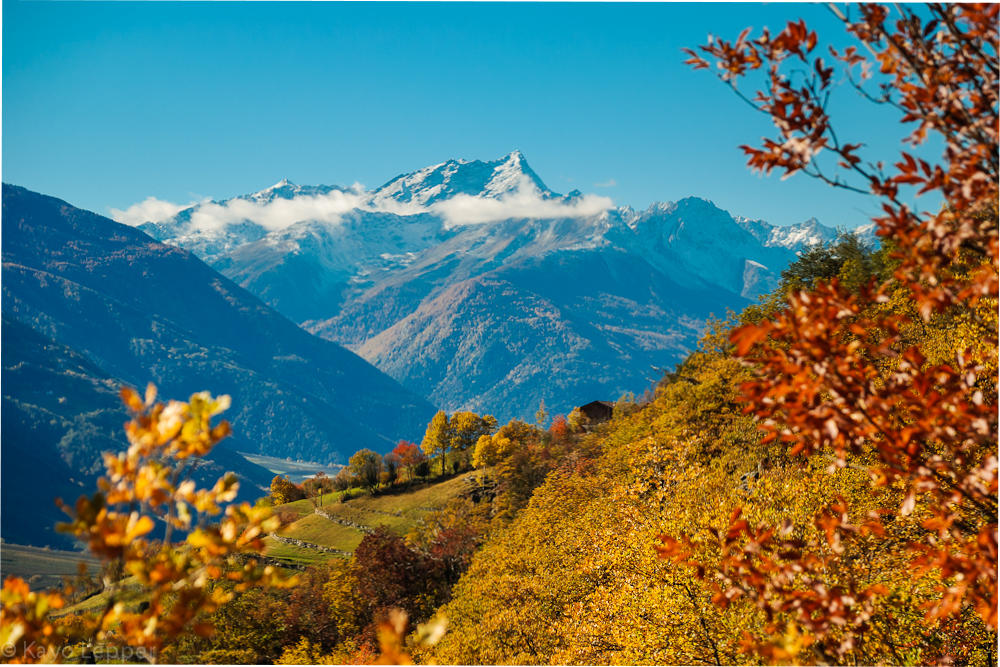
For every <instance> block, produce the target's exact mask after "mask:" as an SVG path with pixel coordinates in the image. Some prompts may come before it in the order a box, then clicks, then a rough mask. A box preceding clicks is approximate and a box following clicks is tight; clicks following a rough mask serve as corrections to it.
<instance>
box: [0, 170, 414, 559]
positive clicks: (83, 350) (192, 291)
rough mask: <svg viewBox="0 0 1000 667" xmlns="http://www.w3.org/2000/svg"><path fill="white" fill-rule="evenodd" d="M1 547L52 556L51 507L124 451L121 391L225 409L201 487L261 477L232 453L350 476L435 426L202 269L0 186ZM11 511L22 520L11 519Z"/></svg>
mask: <svg viewBox="0 0 1000 667" xmlns="http://www.w3.org/2000/svg"><path fill="white" fill-rule="evenodd" d="M2 234H3V248H2V257H3V274H2V275H3V280H2V310H3V321H2V337H3V347H2V373H3V376H2V393H3V399H2V427H3V431H2V435H3V437H2V457H3V462H4V463H3V466H2V485H0V486H2V489H0V494H2V504H3V508H4V510H5V511H4V512H3V515H2V529H0V532H2V535H3V537H4V539H5V540H9V541H14V542H22V543H32V544H45V543H58V542H59V536H58V535H55V534H53V533H52V532H51V525H52V523H54V521H56V520H59V519H60V518H64V517H62V515H61V513H60V512H59V511H58V510H56V508H55V507H54V505H53V504H52V498H53V496H54V495H63V496H64V499H67V500H75V498H76V496H77V495H79V493H80V492H81V490H82V489H92V488H93V486H94V485H93V481H94V478H95V477H96V476H97V474H98V473H99V472H100V470H101V458H100V454H101V452H102V451H109V450H110V451H115V450H119V449H123V448H124V446H125V441H124V435H123V432H122V424H123V423H124V422H125V421H126V419H127V415H126V413H125V411H124V409H123V408H122V406H121V403H120V401H119V400H118V398H117V390H118V388H119V387H120V386H121V385H122V384H128V385H131V386H133V387H139V388H142V387H145V385H146V383H147V382H150V381H152V382H155V383H156V384H157V385H158V386H159V388H160V395H161V396H163V397H169V398H179V399H186V398H187V397H188V396H190V395H191V394H192V393H194V392H197V391H201V390H205V389H207V390H210V391H211V392H212V393H213V394H229V395H231V397H232V408H231V409H230V410H229V412H227V413H226V415H225V417H226V418H227V419H229V420H230V421H231V422H232V424H233V429H234V434H233V436H232V437H231V438H229V439H227V440H225V441H223V443H222V444H221V445H220V446H219V447H217V448H216V449H215V450H214V451H213V452H212V455H211V461H210V462H208V463H207V464H206V467H205V468H204V469H203V470H202V471H200V472H199V474H202V475H203V476H205V477H206V478H207V477H218V476H219V475H220V474H221V473H222V472H224V471H225V470H231V471H234V472H236V473H237V474H239V475H240V477H241V478H242V481H243V487H244V488H243V493H244V495H245V497H246V498H249V499H254V498H257V497H259V496H260V495H263V487H266V485H267V484H268V483H269V481H270V479H271V477H272V476H273V475H271V474H270V473H268V472H267V471H266V470H264V469H263V468H261V467H259V466H256V465H254V464H252V463H250V462H249V461H247V460H246V459H245V458H243V457H242V456H240V455H239V454H238V453H237V451H245V452H252V453H262V454H268V455H272V456H278V457H291V458H304V459H307V460H313V461H323V462H326V461H332V462H346V460H347V457H348V456H350V455H351V454H352V453H353V452H354V451H356V450H358V449H360V448H363V447H370V448H372V449H376V450H378V451H385V450H388V449H390V448H391V447H392V445H393V444H395V442H397V441H398V440H399V439H402V438H407V439H414V438H418V437H419V436H420V434H421V433H422V432H423V429H424V426H425V425H426V423H427V421H428V420H429V419H430V417H431V416H432V415H433V413H434V408H433V406H432V405H431V404H430V403H429V402H427V401H426V400H425V399H423V398H422V397H420V396H418V395H416V394H414V393H413V392H411V391H408V390H406V389H404V388H403V387H402V386H400V385H399V383H397V382H396V381H395V380H393V379H391V378H389V377H388V376H386V375H384V374H383V373H381V372H379V371H378V370H377V369H375V368H373V367H372V366H371V365H370V364H368V363H367V362H365V361H364V360H363V359H361V358H359V357H358V356H357V355H355V354H354V353H352V352H350V351H348V350H346V349H344V348H343V347H341V346H339V345H337V344H336V343H333V342H330V341H327V340H323V339H321V338H318V337H316V336H313V335H311V334H310V333H308V332H306V331H305V330H303V329H302V328H300V327H298V326H296V324H294V323H293V322H290V321H289V320H288V319H286V318H285V317H283V316H282V315H280V314H279V313H278V312H276V311H275V310H273V309H272V308H270V307H268V306H267V305H266V304H264V303H263V302H261V301H260V300H259V299H258V298H257V297H255V296H253V295H252V294H250V293H248V292H247V291H246V290H244V289H242V288H241V287H239V286H238V285H236V284H234V283H233V282H232V281H230V280H228V279H227V278H225V277H223V276H221V275H220V274H218V273H217V272H216V271H214V270H212V269H211V268H210V267H208V266H207V265H206V264H204V263H203V262H202V261H201V260H199V259H198V258H197V257H195V256H194V255H192V254H191V253H189V252H188V251H186V250H183V249H181V248H178V247H175V246H169V245H164V244H162V243H159V242H157V241H155V240H154V239H152V238H150V237H149V236H147V235H146V234H145V233H143V232H142V231H140V230H138V229H135V228H133V227H129V226H126V225H122V224H119V223H117V222H114V221H112V220H109V219H107V218H104V217H102V216H99V215H96V214H94V213H90V212H87V211H83V210H80V209H77V208H74V207H72V206H70V205H69V204H67V203H66V202H63V201H60V200H58V199H55V198H52V197H47V196H44V195H40V194H37V193H34V192H30V191H28V190H25V189H24V188H20V187H16V186H10V185H6V184H4V186H3V216H2ZM15 508H16V509H15Z"/></svg>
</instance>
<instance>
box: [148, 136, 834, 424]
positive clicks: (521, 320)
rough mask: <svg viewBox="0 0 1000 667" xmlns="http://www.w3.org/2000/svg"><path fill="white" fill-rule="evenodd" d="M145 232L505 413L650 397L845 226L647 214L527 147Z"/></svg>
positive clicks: (346, 339)
mask: <svg viewBox="0 0 1000 667" xmlns="http://www.w3.org/2000/svg"><path fill="white" fill-rule="evenodd" d="M282 216H283V217H282ZM279 219H280V222H279ZM269 226H270V230H269V229H268V228H269ZM141 228H142V229H144V230H145V231H147V232H148V233H149V234H151V235H153V236H154V237H156V238H158V239H160V240H162V241H164V242H165V243H168V244H172V245H178V246H182V247H185V248H188V249H190V250H191V251H192V252H194V253H196V254H198V255H199V256H200V257H202V258H203V259H204V260H205V261H206V262H208V263H209V264H210V265H212V266H213V267H214V268H216V269H217V270H218V271H220V272H221V273H223V274H224V275H226V276H228V277H229V278H231V279H232V280H234V281H235V282H237V283H239V284H240V285H242V286H243V287H245V288H246V289H248V290H249V291H251V292H253V293H254V294H256V295H258V296H259V297H260V298H261V299H262V300H264V301H265V302H267V303H268V304H270V305H272V306H274V307H275V308H276V309H277V310H279V311H281V312H282V313H284V314H285V315H287V316H288V317H289V318H290V319H292V320H294V321H296V322H298V323H300V324H301V325H302V327H303V328H305V329H307V330H308V331H311V332H314V333H316V334H318V335H319V336H321V337H323V338H326V339H329V340H332V341H336V342H338V343H340V344H343V345H345V346H347V347H349V348H350V349H352V350H354V351H356V352H357V353H358V354H359V355H361V356H362V357H364V358H365V359H367V360H369V361H370V362H372V363H373V364H374V365H376V366H377V367H379V368H380V369H382V370H383V371H385V372H386V373H388V374H389V375H391V376H392V377H394V378H396V379H397V380H399V381H400V382H401V383H402V384H403V385H404V386H406V387H408V388H410V389H412V390H413V391H415V392H417V393H419V394H422V395H424V396H427V397H429V399H430V400H431V401H433V402H435V403H436V404H438V405H440V406H441V407H443V408H445V409H447V410H457V409H476V410H482V411H488V412H492V413H493V414H495V415H496V416H497V417H499V418H501V419H506V418H509V417H514V416H517V417H528V416H530V415H532V414H534V411H535V409H536V408H537V405H538V403H539V401H540V400H544V401H545V402H546V404H547V405H548V406H549V407H550V408H551V409H552V411H554V412H565V411H567V410H569V409H570V408H572V407H573V405H576V404H580V403H584V402H587V401H590V400H593V399H597V398H600V399H612V400H613V399H615V398H617V397H618V396H619V395H621V394H622V393H623V392H624V391H629V390H631V391H636V392H640V393H641V392H642V391H643V390H644V389H645V388H647V387H648V386H650V385H651V384H652V383H653V382H655V381H656V380H657V379H658V378H659V377H660V376H661V374H662V369H663V368H667V367H670V366H672V365H673V364H674V363H676V362H677V361H678V360H679V359H680V358H681V357H682V356H683V355H684V354H685V352H686V351H687V350H690V349H691V348H692V347H693V346H694V345H695V343H696V341H697V338H698V336H699V335H700V333H701V331H702V329H703V326H704V322H705V319H706V318H707V317H708V316H709V315H711V314H715V315H717V316H724V315H725V312H726V309H727V308H731V309H733V310H739V309H741V308H742V307H743V306H745V305H746V304H747V303H749V302H750V301H752V300H754V299H756V297H757V296H758V295H760V294H762V293H764V292H767V291H769V290H771V289H773V287H774V286H775V285H776V284H777V282H778V280H779V278H780V272H781V270H782V269H783V268H784V267H785V266H787V265H788V263H789V262H791V261H793V260H794V258H795V256H796V252H798V251H800V250H801V249H802V248H804V247H805V246H807V245H809V244H810V243H814V242H817V241H821V240H826V239H829V238H833V237H834V236H835V232H834V230H832V229H831V228H828V227H824V226H823V225H821V224H819V223H818V222H817V221H815V220H810V221H807V222H806V223H803V224H802V225H796V226H792V227H776V226H773V225H770V224H768V223H766V222H764V221H759V220H748V219H745V218H739V217H734V216H732V215H730V214H729V213H728V212H726V211H723V210H722V209H719V208H718V207H716V206H715V205H714V204H712V203H711V202H708V201H705V200H702V199H697V198H687V199H683V200H681V201H679V202H671V203H658V204H654V205H653V206H650V207H649V208H648V209H646V210H644V211H636V210H633V209H631V208H629V207H619V208H616V207H614V206H613V205H612V203H611V202H610V200H607V199H604V198H601V197H595V196H593V195H583V194H581V193H579V192H576V191H574V192H571V193H569V194H568V195H560V194H557V193H554V192H552V191H551V190H549V189H548V188H547V187H546V186H545V184H544V183H543V182H542V180H541V179H540V178H539V177H538V175H537V174H535V172H534V171H532V170H531V168H530V167H529V166H528V164H527V162H526V160H525V159H524V156H523V155H522V154H520V153H519V152H516V151H515V152H514V153H511V154H510V155H508V156H505V157H504V158H501V159H499V160H495V161H492V162H483V161H465V160H450V161H448V162H445V163H442V164H438V165H434V166H431V167H427V168H424V169H421V170H418V171H416V172H413V173H409V174H403V175H400V176H397V177H396V178H394V179H392V180H390V181H389V182H388V183H386V184H385V185H383V186H381V187H379V188H376V189H374V190H370V191H365V190H361V189H360V188H354V189H346V188H336V187H332V186H318V187H312V188H302V187H300V186H294V185H291V184H289V183H287V182H285V181H283V182H281V183H279V184H277V185H275V186H273V187H272V188H268V189H267V190H264V191H262V192H259V193H255V194H252V195H246V196H244V197H242V198H237V199H233V200H226V201H219V202H210V203H202V204H197V205H194V206H192V207H189V208H188V209H185V210H183V211H181V212H180V213H179V214H178V215H177V216H175V217H174V218H173V219H171V220H167V221H160V222H150V223H147V224H145V225H142V227H141Z"/></svg>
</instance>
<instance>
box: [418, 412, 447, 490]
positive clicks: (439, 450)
mask: <svg viewBox="0 0 1000 667" xmlns="http://www.w3.org/2000/svg"><path fill="white" fill-rule="evenodd" d="M454 440H455V435H454V431H453V429H452V426H451V422H450V421H449V420H448V415H447V414H445V412H444V411H443V410H441V411H438V413H437V414H435V415H434V417H433V418H432V419H431V422H430V424H428V425H427V431H426V432H425V433H424V439H423V441H422V442H421V443H420V448H421V449H422V450H423V451H424V454H426V455H427V456H428V458H434V457H435V456H438V457H440V458H441V474H442V475H444V473H445V470H444V460H445V456H447V454H448V452H449V451H450V450H451V447H452V443H453V442H454Z"/></svg>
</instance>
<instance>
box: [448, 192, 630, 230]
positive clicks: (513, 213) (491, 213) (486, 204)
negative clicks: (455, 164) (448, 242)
mask: <svg viewBox="0 0 1000 667" xmlns="http://www.w3.org/2000/svg"><path fill="white" fill-rule="evenodd" d="M612 206H614V202H613V201H611V199H609V198H608V197H599V196H598V195H583V196H582V197H577V198H575V199H572V200H570V201H562V200H559V199H543V198H542V196H541V194H540V193H539V192H538V191H537V190H529V189H525V188H521V189H519V190H517V191H515V192H512V193H509V194H507V195H504V196H502V197H500V198H498V199H491V198H487V197H473V196H470V195H456V196H454V197H452V198H451V199H447V200H445V201H441V202H437V203H436V204H433V205H432V206H431V207H430V208H431V211H432V212H433V213H437V214H439V215H441V216H442V217H443V218H444V219H445V223H446V224H447V225H448V226H450V227H455V226H459V225H475V224H483V223H487V222H497V221H499V220H507V219H508V218H533V219H540V220H548V219H557V218H584V217H589V216H592V215H597V214H599V213H601V212H603V211H606V210H608V209H609V208H611V207H612Z"/></svg>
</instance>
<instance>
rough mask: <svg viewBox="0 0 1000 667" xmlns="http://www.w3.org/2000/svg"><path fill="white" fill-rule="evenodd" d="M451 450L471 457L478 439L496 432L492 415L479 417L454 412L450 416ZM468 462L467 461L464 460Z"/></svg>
mask: <svg viewBox="0 0 1000 667" xmlns="http://www.w3.org/2000/svg"><path fill="white" fill-rule="evenodd" d="M450 422H451V430H452V434H453V435H452V438H453V439H452V449H453V451H456V452H462V453H463V454H465V453H466V452H468V456H471V454H472V451H473V450H474V448H475V446H476V443H477V442H478V441H479V438H480V437H481V436H484V435H490V434H492V433H493V432H494V431H495V430H497V420H496V418H495V417H493V415H485V416H483V417H480V416H479V415H477V414H476V413H475V412H456V413H455V414H453V415H452V416H451V420H450ZM466 460H468V459H466Z"/></svg>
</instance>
